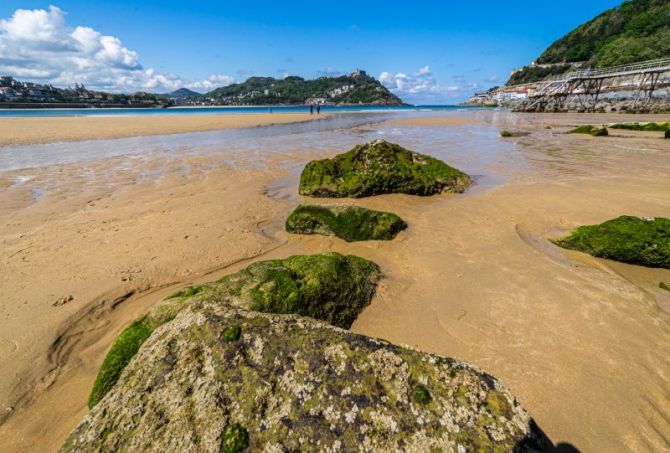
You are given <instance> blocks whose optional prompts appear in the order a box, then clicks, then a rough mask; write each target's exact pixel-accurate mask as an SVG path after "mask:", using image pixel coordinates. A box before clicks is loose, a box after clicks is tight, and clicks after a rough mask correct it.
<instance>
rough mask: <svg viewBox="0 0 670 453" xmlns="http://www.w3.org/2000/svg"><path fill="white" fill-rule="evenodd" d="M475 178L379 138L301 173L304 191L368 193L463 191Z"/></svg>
mask: <svg viewBox="0 0 670 453" xmlns="http://www.w3.org/2000/svg"><path fill="white" fill-rule="evenodd" d="M472 182H473V181H472V178H470V176H468V175H466V174H465V173H463V172H461V171H459V170H457V169H455V168H453V167H450V166H449V165H447V164H445V163H444V162H442V161H441V160H439V159H435V158H434V157H430V156H426V155H424V154H419V153H415V152H413V151H410V150H408V149H405V148H403V147H402V146H399V145H396V144H393V143H389V142H386V141H384V140H376V141H374V142H370V143H366V144H364V145H358V146H356V147H355V148H354V149H352V150H351V151H349V152H346V153H344V154H340V155H338V156H335V157H334V158H332V159H323V160H315V161H312V162H310V163H308V164H307V166H306V167H305V169H304V170H303V171H302V174H301V175H300V188H299V192H300V194H301V195H309V196H315V197H332V198H341V197H353V198H360V197H368V196H372V195H379V194H385V193H405V194H410V195H434V194H439V193H441V192H453V193H462V192H464V191H465V189H467V188H468V187H469V186H470V185H471V184H472Z"/></svg>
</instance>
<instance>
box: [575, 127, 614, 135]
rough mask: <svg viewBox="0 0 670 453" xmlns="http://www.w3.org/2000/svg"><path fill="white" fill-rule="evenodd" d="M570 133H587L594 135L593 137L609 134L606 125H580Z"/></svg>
mask: <svg viewBox="0 0 670 453" xmlns="http://www.w3.org/2000/svg"><path fill="white" fill-rule="evenodd" d="M568 134H587V135H592V136H593V137H606V136H607V135H609V132H607V128H606V127H600V128H598V127H595V126H591V125H585V126H579V127H578V128H576V129H573V130H571V131H570V132H568Z"/></svg>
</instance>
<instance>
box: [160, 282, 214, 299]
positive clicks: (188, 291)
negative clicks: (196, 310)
mask: <svg viewBox="0 0 670 453" xmlns="http://www.w3.org/2000/svg"><path fill="white" fill-rule="evenodd" d="M205 287H206V285H199V286H188V287H186V288H184V289H182V290H179V291H177V292H176V293H173V294H171V295H169V296H168V297H167V298H168V299H175V298H178V297H191V296H195V295H196V294H198V293H199V292H201V291H202V290H203V289H205Z"/></svg>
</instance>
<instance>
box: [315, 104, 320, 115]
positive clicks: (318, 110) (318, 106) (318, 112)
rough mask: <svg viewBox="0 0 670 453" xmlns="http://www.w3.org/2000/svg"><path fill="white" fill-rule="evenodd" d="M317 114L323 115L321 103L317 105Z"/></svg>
mask: <svg viewBox="0 0 670 453" xmlns="http://www.w3.org/2000/svg"><path fill="white" fill-rule="evenodd" d="M316 114H317V115H321V106H320V105H317V106H316Z"/></svg>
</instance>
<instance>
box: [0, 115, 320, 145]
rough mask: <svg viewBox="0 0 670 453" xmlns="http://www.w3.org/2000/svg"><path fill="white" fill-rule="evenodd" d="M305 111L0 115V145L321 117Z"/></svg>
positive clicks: (77, 139)
mask: <svg viewBox="0 0 670 453" xmlns="http://www.w3.org/2000/svg"><path fill="white" fill-rule="evenodd" d="M325 117H326V114H325V113H324V114H323V115H321V116H319V117H317V116H316V115H310V114H309V113H257V114H225V115H216V114H209V115H208V114H203V115H146V116H102V115H100V116H83V117H65V116H63V117H0V147H2V146H14V145H29V144H43V143H52V142H71V141H80V140H105V139H114V138H122V137H137V136H151V135H168V134H179V133H185V132H205V131H214V130H220V129H231V128H241V127H255V126H269V125H273V124H286V123H294V122H301V121H312V120H316V119H319V118H325Z"/></svg>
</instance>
